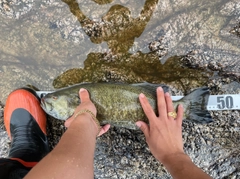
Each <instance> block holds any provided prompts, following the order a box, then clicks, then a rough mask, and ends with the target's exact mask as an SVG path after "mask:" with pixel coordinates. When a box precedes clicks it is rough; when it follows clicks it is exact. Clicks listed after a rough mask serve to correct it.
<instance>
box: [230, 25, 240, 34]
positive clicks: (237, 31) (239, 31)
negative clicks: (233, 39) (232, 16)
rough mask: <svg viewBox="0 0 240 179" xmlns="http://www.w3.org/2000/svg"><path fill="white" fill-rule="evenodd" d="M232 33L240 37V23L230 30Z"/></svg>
mask: <svg viewBox="0 0 240 179" xmlns="http://www.w3.org/2000/svg"><path fill="white" fill-rule="evenodd" d="M230 33H232V34H235V35H237V36H238V37H240V22H239V23H238V24H237V25H236V26H235V27H233V28H232V29H231V30H230Z"/></svg>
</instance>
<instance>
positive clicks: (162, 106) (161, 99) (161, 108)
mask: <svg viewBox="0 0 240 179" xmlns="http://www.w3.org/2000/svg"><path fill="white" fill-rule="evenodd" d="M157 104H158V113H159V116H161V117H167V112H166V111H167V106H166V101H165V95H164V91H163V89H162V88H161V87H158V88H157Z"/></svg>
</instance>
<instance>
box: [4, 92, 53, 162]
mask: <svg viewBox="0 0 240 179" xmlns="http://www.w3.org/2000/svg"><path fill="white" fill-rule="evenodd" d="M4 124H5V127H6V130H7V133H8V135H9V137H10V138H11V148H10V152H9V159H11V160H14V161H18V162H20V163H21V164H22V165H24V166H25V167H33V166H35V165H36V164H37V162H39V161H40V160H41V159H42V158H43V157H44V156H45V155H46V154H47V153H48V152H49V146H48V141H47V137H46V114H45V112H44V111H43V110H42V108H41V107H40V99H39V98H38V96H37V95H36V92H35V91H34V90H32V89H30V88H21V89H17V90H15V91H13V92H12V93H10V95H9V96H8V98H7V101H6V106H5V109H4Z"/></svg>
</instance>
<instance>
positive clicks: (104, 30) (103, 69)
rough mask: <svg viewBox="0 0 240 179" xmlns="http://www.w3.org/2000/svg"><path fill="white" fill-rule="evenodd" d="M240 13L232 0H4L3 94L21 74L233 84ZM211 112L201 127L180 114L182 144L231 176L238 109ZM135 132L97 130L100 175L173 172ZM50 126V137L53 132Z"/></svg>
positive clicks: (235, 172)
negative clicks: (100, 132) (106, 0)
mask: <svg viewBox="0 0 240 179" xmlns="http://www.w3.org/2000/svg"><path fill="white" fill-rule="evenodd" d="M239 21H240V2H239V1H238V0H220V1H219V0H213V1H207V0H198V1H197V0H194V1H193V0H171V1H170V0H162V1H157V0H148V1H144V0H139V1H130V0H116V1H112V2H111V3H110V4H103V5H98V4H97V3H95V2H94V1H84V0H78V1H73V0H71V1H70V0H69V1H68V0H65V1H57V0H44V1H41V2H40V1H34V0H24V1H23V0H21V1H17V0H12V1H5V0H3V1H2V3H1V4H0V22H1V23H0V84H1V87H0V101H2V102H3V103H4V102H5V100H6V97H7V95H8V94H9V93H10V92H11V91H12V90H13V89H15V88H18V87H21V86H24V85H26V84H31V85H34V86H36V87H38V88H39V89H41V90H52V89H54V87H56V88H59V87H62V86H66V85H70V84H74V83H78V82H82V81H95V82H96V81H111V80H113V81H124V82H141V81H148V82H153V83H166V84H168V85H170V86H171V87H173V88H174V89H175V92H178V94H179V93H181V92H183V93H184V92H186V91H189V90H190V89H192V88H194V87H196V86H202V85H208V86H210V87H212V88H213V89H215V90H213V91H212V92H215V93H226V92H228V91H227V90H229V91H231V93H235V92H236V93H238V92H237V91H235V90H234V91H233V90H230V89H233V88H232V87H231V88H229V86H228V83H229V82H231V81H233V82H236V83H237V82H239V79H240V63H239V59H240V39H239V35H238V34H239V32H235V31H234V32H233V29H237V28H236V27H238V26H239ZM169 64H170V65H169ZM73 68H74V69H73ZM64 72H65V73H64ZM212 72H214V73H212ZM62 73H63V74H62ZM61 74H62V75H61ZM213 74H214V75H215V76H212V75H213ZM226 75H228V76H230V78H226ZM222 84H223V86H224V85H225V86H224V88H222V86H221V85H222ZM231 84H233V83H231ZM226 85H227V86H226ZM0 117H1V116H0ZM213 117H214V120H215V121H216V122H215V123H213V124H210V125H208V126H205V127H204V126H199V125H195V124H188V125H186V124H185V126H184V128H185V132H184V134H183V138H184V141H185V142H186V146H185V148H186V151H187V153H189V155H190V156H191V158H192V159H193V160H194V162H195V163H196V164H197V165H198V166H200V167H201V168H203V169H204V170H205V171H207V172H208V173H210V174H211V175H212V176H213V177H214V178H223V177H225V176H226V177H233V178H234V177H235V178H237V177H238V176H239V171H240V169H239V168H238V167H237V166H239V161H240V159H239V155H237V154H236V152H235V148H236V143H237V142H236V141H238V140H239V139H240V138H239V136H240V135H239V132H238V131H239V128H240V122H239V111H230V112H226V113H225V112H219V113H213ZM228 120H230V122H226V121H228ZM55 128H56V127H55ZM0 134H1V139H2V140H1V141H2V142H4V136H5V137H6V134H5V133H4V132H0ZM226 134H228V135H226ZM138 135H139V134H135V132H131V131H128V130H121V129H116V130H114V129H113V130H112V131H110V133H109V134H107V135H106V136H105V137H103V138H102V139H100V140H98V146H99V147H98V148H97V153H96V156H97V158H96V159H95V160H96V161H95V162H96V177H97V178H106V177H111V178H124V177H125V178H129V177H131V178H139V176H142V178H149V177H150V178H160V177H161V178H170V176H169V174H168V173H167V172H166V170H165V169H163V168H162V167H159V164H158V163H157V162H156V161H155V160H154V158H153V157H152V156H151V154H150V153H149V150H148V149H147V147H146V144H145V143H144V138H143V136H142V135H140V137H138ZM53 136H54V137H53V139H54V141H53V143H56V142H57V141H58V139H59V136H60V134H59V133H58V135H55V134H54V135H53ZM113 136H114V137H113ZM229 136H230V137H229ZM228 138H229V141H228V140H227V139H228ZM226 141H227V142H226ZM225 143H230V144H231V145H230V149H229V148H227V147H226V146H229V145H227V144H225ZM1 146H2V147H1V150H4V151H6V146H7V144H6V143H2V145H1ZM3 146H4V148H3ZM199 146H202V147H199ZM232 146H233V147H232ZM234 152H235V153H234ZM206 153H207V155H206ZM1 156H6V152H5V153H1ZM118 161H120V163H119V162H118ZM106 164H108V165H106ZM226 166H231V167H229V168H228V169H227V168H226ZM108 170H109V171H108ZM106 171H108V172H107V173H106ZM141 171H142V172H141Z"/></svg>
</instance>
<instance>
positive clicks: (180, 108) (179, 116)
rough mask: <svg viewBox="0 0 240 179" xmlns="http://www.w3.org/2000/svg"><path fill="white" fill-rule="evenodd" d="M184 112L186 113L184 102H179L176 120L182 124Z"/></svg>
mask: <svg viewBox="0 0 240 179" xmlns="http://www.w3.org/2000/svg"><path fill="white" fill-rule="evenodd" d="M183 114H184V109H183V106H182V104H179V105H178V110H177V118H176V121H177V123H178V124H179V125H182V120H183Z"/></svg>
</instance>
